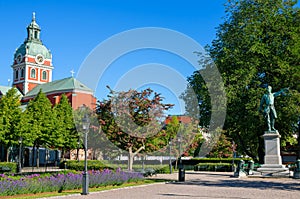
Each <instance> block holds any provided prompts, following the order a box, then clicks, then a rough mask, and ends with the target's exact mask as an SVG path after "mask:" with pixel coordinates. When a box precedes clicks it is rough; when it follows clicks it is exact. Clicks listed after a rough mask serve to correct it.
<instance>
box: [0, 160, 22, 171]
mask: <svg viewBox="0 0 300 199" xmlns="http://www.w3.org/2000/svg"><path fill="white" fill-rule="evenodd" d="M17 166H18V164H17V163H15V162H0V173H17Z"/></svg>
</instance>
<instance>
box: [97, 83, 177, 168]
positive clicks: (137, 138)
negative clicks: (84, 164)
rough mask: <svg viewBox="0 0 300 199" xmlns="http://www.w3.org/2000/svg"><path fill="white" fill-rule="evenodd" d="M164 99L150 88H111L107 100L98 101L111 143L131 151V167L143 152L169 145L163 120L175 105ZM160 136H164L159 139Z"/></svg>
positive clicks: (100, 113)
mask: <svg viewBox="0 0 300 199" xmlns="http://www.w3.org/2000/svg"><path fill="white" fill-rule="evenodd" d="M162 100H163V98H162V97H161V96H160V94H158V93H155V92H154V91H153V90H151V89H150V88H148V89H145V90H142V91H141V92H139V91H136V90H129V91H121V92H116V91H113V90H111V89H110V94H109V96H108V99H107V100H104V101H102V102H98V105H97V110H96V112H97V114H98V117H99V121H100V124H101V129H102V131H103V132H104V133H105V134H106V136H107V138H108V139H109V140H110V141H111V142H112V143H114V144H115V145H116V146H117V147H119V148H120V149H122V150H125V151H128V152H129V164H128V165H129V168H128V169H129V170H131V169H132V164H133V157H134V156H135V155H136V154H138V153H139V152H140V151H142V150H144V151H145V152H151V151H154V150H157V149H158V148H159V147H161V146H165V145H167V142H168V137H169V136H168V135H166V132H165V131H164V130H162V127H163V126H162V122H163V121H164V117H165V113H164V111H165V110H168V109H169V108H171V107H172V106H173V105H172V104H164V103H162ZM158 136H159V137H161V136H162V137H161V138H162V139H160V140H158V139H157V138H158ZM161 142H162V143H161Z"/></svg>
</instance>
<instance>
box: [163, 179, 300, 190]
mask: <svg viewBox="0 0 300 199" xmlns="http://www.w3.org/2000/svg"><path fill="white" fill-rule="evenodd" d="M168 184H176V185H179V186H180V185H198V186H207V187H209V186H213V187H229V188H230V187H231V188H232V187H237V188H255V189H262V190H263V189H278V190H294V191H300V183H299V182H298V183H297V182H295V183H293V182H271V181H261V180H251V181H248V180H241V179H239V180H234V179H231V180H218V181H205V180H204V181H203V180H190V181H186V182H169V183H168Z"/></svg>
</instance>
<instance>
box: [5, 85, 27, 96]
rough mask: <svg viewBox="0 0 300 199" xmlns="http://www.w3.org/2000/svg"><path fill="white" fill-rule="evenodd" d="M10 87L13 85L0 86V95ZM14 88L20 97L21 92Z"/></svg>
mask: <svg viewBox="0 0 300 199" xmlns="http://www.w3.org/2000/svg"><path fill="white" fill-rule="evenodd" d="M11 88H13V87H11V86H0V96H2V95H5V94H6V93H7V91H8V90H9V89H11ZM16 90H17V95H19V96H20V98H22V97H23V95H22V93H21V92H20V91H19V90H18V89H16Z"/></svg>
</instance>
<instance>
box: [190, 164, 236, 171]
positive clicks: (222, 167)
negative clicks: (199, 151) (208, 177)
mask: <svg viewBox="0 0 300 199" xmlns="http://www.w3.org/2000/svg"><path fill="white" fill-rule="evenodd" d="M194 170H195V171H232V164H231V163H199V164H197V165H195V166H194Z"/></svg>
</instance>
